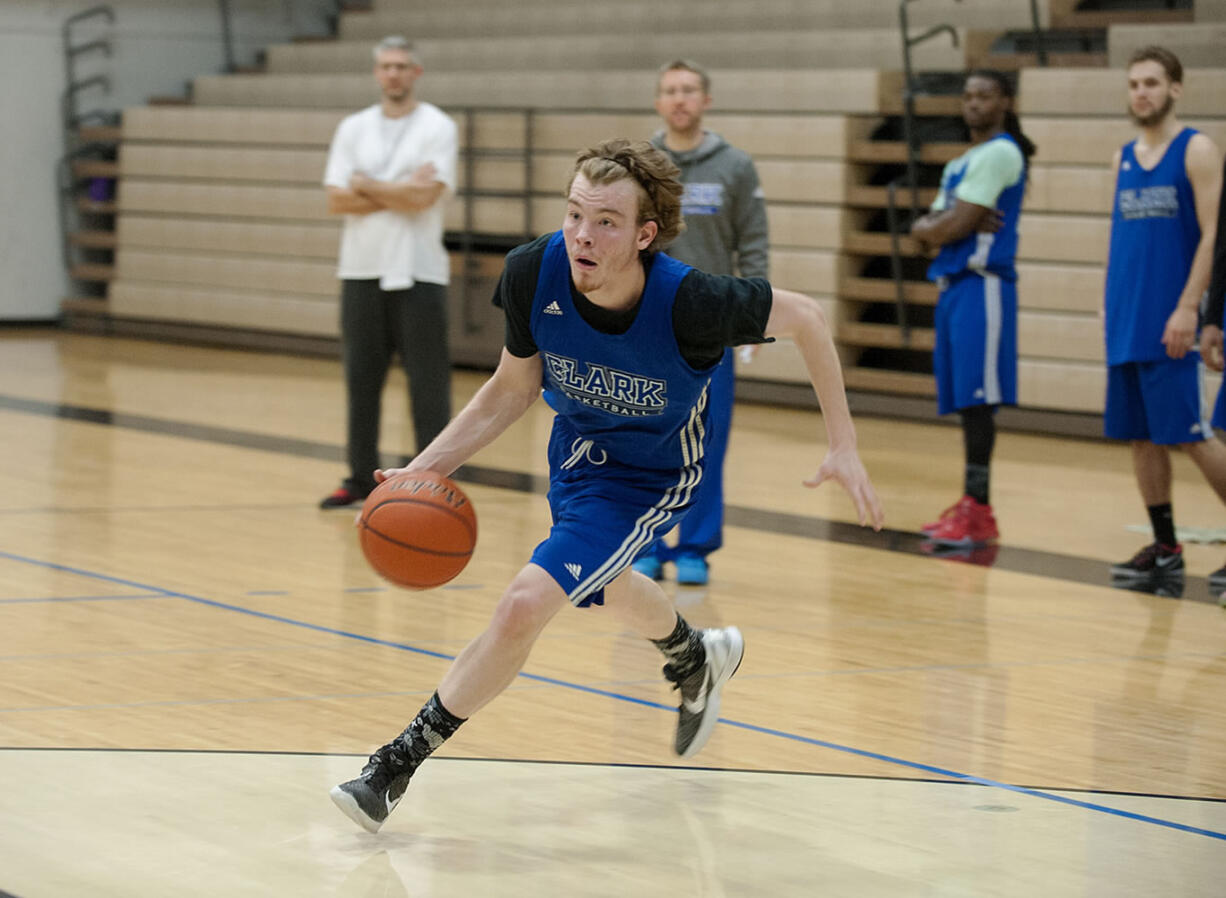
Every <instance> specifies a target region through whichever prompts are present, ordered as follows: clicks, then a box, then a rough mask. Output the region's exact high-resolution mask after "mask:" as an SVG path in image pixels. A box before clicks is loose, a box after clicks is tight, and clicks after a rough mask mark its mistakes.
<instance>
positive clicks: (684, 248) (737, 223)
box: [651, 130, 768, 278]
mask: <svg viewBox="0 0 1226 898" xmlns="http://www.w3.org/2000/svg"><path fill="white" fill-rule="evenodd" d="M651 143H652V145H653V146H656V147H658V148H659V149H661V150H663V151H664V152H666V153H668V155H669V158H671V159H672V160H673V162H674V163H675V164H676V165H677V167H678V168H680V169H681V182H682V183H683V184H684V185H685V197H684V199H683V200H682V213H683V215H684V216H685V231H684V233H682V235H681V236H680V237H678V238H677V239H676V241H675V242H674V243H673V244H672V245H671V246H669V247H667V248H666V250H665V252H667V253H668V254H669V255H670V256H672V257H673V258H675V259H680V260H681V261H682V262H685V263H686V264H688V265H693V266H694V267H695V268H697V269H699V270H701V271H705V272H707V273H708V274H739V275H740V276H741V277H762V278H764V277H766V276H767V245H768V243H767V235H766V202H765V199H764V197H763V194H762V187H761V185H760V184H759V183H758V172H757V169H755V168H754V165H753V160H752V159H750V158H749V154H748V153H744V152H742V151H741V150H738V149H737V148H736V147H734V146H732V145H731V144H729V143H728V142H727V141H725V140H724V139H723V138H722V137H720V136H719V135H718V134H715V133H713V132H711V131H708V132H706V136H705V137H703V140H702V143H700V144H699V145H698V146H697V147H695V148H694V149H692V150H689V151H687V152H684V153H674V152H673V151H672V150H670V149H669V148H668V147H666V146H665V145H664V131H663V130H660V131H657V132H656V133H655V135H654V136H653V137H652V138H651Z"/></svg>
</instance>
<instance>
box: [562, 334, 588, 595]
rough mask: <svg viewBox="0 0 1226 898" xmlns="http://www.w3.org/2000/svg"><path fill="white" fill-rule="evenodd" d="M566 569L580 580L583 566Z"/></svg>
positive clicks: (571, 566) (572, 566)
mask: <svg viewBox="0 0 1226 898" xmlns="http://www.w3.org/2000/svg"><path fill="white" fill-rule="evenodd" d="M558 314H561V313H560V312H559V313H558ZM565 567H566V570H567V571H569V572H570V575H571V576H572V577H574V578H575V579H576V580H578V579H579V575H580V574H582V573H583V566H582V565H578V564H569V563H568V564H566V565H565Z"/></svg>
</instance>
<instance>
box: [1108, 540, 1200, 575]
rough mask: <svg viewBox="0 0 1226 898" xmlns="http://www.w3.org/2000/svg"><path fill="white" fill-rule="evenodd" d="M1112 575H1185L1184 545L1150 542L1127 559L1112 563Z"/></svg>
mask: <svg viewBox="0 0 1226 898" xmlns="http://www.w3.org/2000/svg"><path fill="white" fill-rule="evenodd" d="M1111 576H1112V577H1115V578H1116V579H1118V580H1148V579H1150V578H1157V577H1180V576H1183V546H1178V545H1176V546H1167V545H1163V544H1162V543H1159V542H1154V543H1150V544H1149V545H1148V546H1146V547H1145V548H1144V549H1142V550H1141V551H1140V552H1138V553H1137V554H1136V555H1133V556H1132V558H1130V559H1128V560H1127V561H1123V562H1120V563H1119V564H1113V565H1111Z"/></svg>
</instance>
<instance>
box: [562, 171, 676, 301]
mask: <svg viewBox="0 0 1226 898" xmlns="http://www.w3.org/2000/svg"><path fill="white" fill-rule="evenodd" d="M638 211H639V194H638V186H637V185H636V184H635V183H634V182H633V181H631V180H629V179H628V178H627V179H623V180H621V181H614V182H613V183H612V184H592V183H591V182H590V181H588V179H587V178H586V177H584V176H583V175H582V174H578V175H575V180H574V183H572V184H571V185H570V195H569V196H568V197H567V202H566V221H565V222H564V223H563V224H562V235H563V237H564V238H565V239H566V255H567V257H568V258H569V259H570V276H571V279H572V280H573V281H574V282H575V287H576V288H577V289H578V290H579V292H580V293H583V294H591V293H593V292H596V291H599V290H602V289H606V288H612V289H613V290H614V291H616V290H617V289H618V288H619V286H620V285H622V284H624V283H628V282H629V280H631V279H634V278H636V277H637V276H638V275H639V273H640V272H641V270H642V265H641V263H640V262H639V251H640V250H644V249H646V248H647V247H648V246H650V245H651V241H652V240H654V239H655V235H656V224H655V222H647V223H646V224H644V225H639V224H637V219H638Z"/></svg>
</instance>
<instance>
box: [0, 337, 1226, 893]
mask: <svg viewBox="0 0 1226 898" xmlns="http://www.w3.org/2000/svg"><path fill="white" fill-rule="evenodd" d="M0 374H2V379H0V445H3V447H4V458H5V462H6V463H5V464H4V465H3V466H2V468H0V786H2V787H0V819H2V820H3V821H4V822H3V827H2V828H0V896H2V895H11V896H17V898H42V896H46V898H59V896H70V895H72V896H75V895H80V894H89V895H115V896H163V895H170V894H174V895H178V896H181V895H228V896H229V895H290V894H293V895H296V896H310V895H343V896H373V895H379V896H413V898H422V896H461V895H464V896H469V895H499V896H529V895H531V896H561V895H566V896H589V895H591V896H605V895H608V896H613V895H619V896H620V895H626V894H642V895H669V896H675V895H695V896H699V895H701V896H792V895H819V894H821V895H839V896H842V895H849V896H915V895H931V896H989V895H990V896H996V895H1000V896H1035V895H1044V896H1064V895H1069V896H1082V895H1110V896H1124V895H1138V896H1140V895H1146V896H1152V895H1197V896H1199V895H1204V896H1210V895H1213V896H1216V895H1220V894H1221V890H1222V882H1223V881H1224V879H1226V701H1224V700H1223V697H1224V696H1226V648H1224V645H1226V611H1224V610H1223V609H1222V608H1220V607H1219V606H1218V603H1217V601H1216V599H1214V598H1213V597H1211V596H1210V595H1209V594H1208V591H1207V588H1206V585H1205V581H1204V576H1205V574H1207V573H1208V572H1209V571H1211V570H1213V569H1215V568H1217V567H1219V566H1220V565H1221V564H1222V563H1223V562H1224V561H1226V547H1223V546H1206V545H1189V546H1188V565H1189V576H1188V577H1187V579H1186V582H1185V583H1184V584H1182V587H1181V588H1170V589H1168V590H1166V592H1167V593H1168V594H1166V595H1162V594H1159V595H1152V594H1146V593H1140V592H1132V591H1124V590H1118V589H1113V588H1111V587H1110V584H1109V579H1108V576H1107V563H1108V562H1110V561H1113V560H1119V559H1122V558H1125V557H1127V556H1128V555H1130V554H1131V553H1132V552H1133V551H1134V550H1135V549H1137V548H1138V547H1139V546H1140V545H1141V544H1142V543H1143V542H1145V541H1146V539H1147V536H1146V535H1145V534H1143V533H1137V532H1132V531H1130V530H1129V529H1127V528H1128V526H1129V525H1138V524H1142V523H1144V521H1145V515H1144V509H1143V508H1142V507H1141V505H1140V500H1139V499H1138V498H1137V496H1136V491H1135V488H1134V486H1133V482H1132V473H1131V465H1130V459H1129V455H1128V452H1127V450H1126V448H1124V447H1121V446H1117V445H1110V444H1106V443H1102V442H1094V441H1072V440H1061V439H1053V438H1045V437H1037V436H1024V435H1017V434H1008V433H1005V434H1002V435H1001V436H1000V438H999V441H998V448H997V457H996V464H995V482H994V504H995V505H996V508H997V511H998V516H999V519H1000V522H1001V527H1002V531H1003V535H1004V539H1003V545H1002V547H1001V548H1000V550H999V551H998V552H995V553H993V552H986V553H977V554H976V556H975V557H972V558H952V559H950V558H934V557H931V556H930V555H929V554H926V547H925V546H924V544H923V542H922V540H921V539H920V538H919V537H918V535H917V534H916V530H917V529H918V527H919V525H920V524H921V523H922V522H923V521H925V520H927V519H929V518H930V517H931V516H933V515H934V514H935V513H936V512H938V511H939V510H940V509H941V508H943V507H945V506H946V505H948V504H949V503H950V502H951V501H953V500H954V499H955V498H956V497H957V494H958V492H959V481H960V471H959V468H960V453H961V448H960V436H959V433H958V431H957V430H956V429H955V428H951V427H947V426H942V425H940V424H936V423H933V424H916V423H900V422H897V421H890V420H884V419H869V418H864V419H861V420H860V421H859V433H860V442H861V450H862V454H863V456H864V459H865V462H866V464H867V465H868V467H869V470H870V472H871V473H872V474H873V476H874V478H875V481H876V483H877V486H878V488H879V490H880V492H881V494H882V496H883V499H884V501H885V504H886V510H887V518H888V522H887V526H888V528H889V530H888V531H887V532H885V533H882V534H879V535H874V534H872V533H870V532H867V531H862V530H860V529H859V528H856V527H854V526H852V525H851V524H850V521H851V508H850V504H849V502H848V501H847V500H846V499H845V498H844V497H843V496H842V495H841V494H840V493H838V492H837V491H835V490H834V489H830V488H825V489H823V490H821V491H818V492H816V493H815V492H811V491H807V490H804V489H803V488H801V487H800V485H799V484H800V481H801V480H802V479H803V478H804V477H805V476H807V475H808V474H810V473H811V472H812V470H813V469H814V468H815V467H816V465H817V463H818V460H819V457H820V451H821V450H820V448H819V446H818V444H817V439H818V438H819V437H820V435H821V433H822V429H821V420H820V418H819V417H818V416H817V415H815V414H813V413H810V412H805V411H795V410H784V409H777V408H768V407H763V406H747V405H742V406H740V407H738V410H737V417H736V423H735V431H734V434H733V438H732V448H731V452H730V456H729V459H728V468H727V498H728V503H729V511H728V520H729V527H728V528H727V532H726V545H725V547H724V549H723V550H722V551H721V552H720V553H719V554H718V555H716V556H714V563H713V566H712V582H711V584H710V586H709V587H707V588H705V589H701V590H699V589H681V588H677V587H676V586H675V585H674V584H672V583H666V588H667V589H668V590H669V591H670V593H672V594H674V595H675V596H676V601H677V604H678V606H679V607H680V608H681V609H682V610H683V611H684V613H685V614H686V615H687V617H688V618H689V619H690V620H691V621H693V622H694V623H696V624H699V625H712V624H717V623H723V622H729V623H736V624H737V625H738V626H739V627H740V628H741V629H742V630H743V632H744V633H745V636H746V642H747V649H746V659H745V663H744V665H743V666H742V668H741V670H740V672H739V673H738V675H737V676H736V678H735V679H734V680H733V681H732V683H731V684H730V686H729V688H728V689H727V691H726V693H725V700H724V707H723V709H722V713H723V718H722V720H721V724H720V725H719V726H717V728H716V731H715V734H714V735H713V737H712V739H711V742H710V744H709V745H708V746H707V748H706V749H705V751H704V752H703V753H702V754H701V755H699V756H698V758H697V759H696V763H695V764H694V765H693V766H683V765H678V764H677V763H676V759H675V758H674V757H673V756H672V755H671V754H670V751H669V745H670V742H671V730H672V726H673V718H674V712H673V711H672V710H671V709H672V708H673V707H674V701H675V700H674V698H673V696H672V695H671V694H670V693H669V691H668V689H667V684H666V683H665V682H664V681H663V679H662V678H661V677H660V675H659V666H660V659H659V658H658V656H657V655H656V653H655V651H654V649H652V648H651V647H650V646H649V645H647V644H645V643H643V642H642V641H641V640H639V639H636V638H633V637H631V636H630V635H629V634H626V633H624V632H621V631H620V630H619V629H618V628H617V627H616V625H615V624H614V623H613V622H612V621H610V620H609V619H607V618H606V617H604V616H602V615H601V614H600V613H599V612H580V611H569V612H565V613H563V614H562V615H560V616H559V617H558V618H557V619H556V620H555V622H554V623H553V624H552V625H551V627H550V628H549V629H548V630H547V631H546V633H545V635H544V637H543V638H542V640H541V642H540V643H539V645H538V647H537V650H536V651H535V653H534V654H533V656H532V657H531V659H530V660H529V662H528V665H527V667H526V668H525V672H524V675H523V676H522V677H521V678H519V679H518V680H517V681H516V682H515V683H514V684H513V685H512V686H511V688H510V689H509V690H508V691H507V693H506V694H505V695H503V696H502V697H501V698H499V699H498V700H497V701H496V702H495V703H493V704H492V705H490V706H489V707H488V708H487V709H485V710H484V711H483V712H482V713H481V714H479V715H478V716H477V717H476V718H474V719H473V720H472V721H470V722H469V723H467V724H466V725H465V726H464V727H463V728H462V729H461V730H460V732H459V733H458V734H457V736H456V737H455V738H454V739H453V740H452V741H450V742H449V743H447V745H446V746H444V748H443V749H442V750H441V752H440V753H439V756H437V757H436V758H435V759H432V760H431V761H430V762H429V763H428V764H427V765H426V766H425V767H424V768H423V769H422V771H421V772H420V773H419V775H418V776H417V777H416V778H415V779H414V782H413V784H412V786H411V787H410V789H409V792H408V793H407V796H406V799H405V801H404V802H403V804H402V805H401V807H400V808H399V809H398V810H397V811H396V813H395V814H394V815H393V816H392V818H391V819H390V820H389V822H388V824H387V825H386V826H385V827H384V829H383V831H382V832H381V833H380V834H378V835H376V836H371V835H368V834H366V833H363V832H361V831H359V830H358V829H357V828H356V827H355V826H354V825H353V824H352V823H351V822H350V821H349V820H348V819H346V818H345V817H343V816H342V815H341V814H340V813H339V812H337V811H336V809H335V808H334V807H333V806H332V804H331V802H330V801H329V800H328V797H327V790H328V788H329V787H330V786H331V785H332V784H333V783H335V782H337V781H339V780H342V779H346V778H349V777H350V776H352V775H353V774H354V773H355V772H356V771H357V770H358V769H359V768H360V767H361V765H362V763H363V760H364V756H365V754H366V753H368V752H369V751H370V750H371V749H372V748H373V747H375V746H377V745H379V744H381V743H382V742H384V741H386V740H387V739H388V738H390V737H391V736H392V735H394V734H395V733H396V732H398V731H399V730H400V728H401V727H402V726H403V725H404V724H405V723H406V722H407V721H408V719H409V718H410V717H411V715H412V714H413V713H414V712H415V711H416V709H417V708H418V707H419V706H420V704H421V702H422V701H423V700H424V699H425V698H426V697H427V696H428V695H429V694H430V692H431V691H432V690H433V688H434V686H435V684H436V683H437V681H438V679H439V677H440V676H441V675H442V672H443V671H444V669H445V667H446V664H447V662H448V659H450V658H451V657H452V656H454V655H455V653H456V652H458V651H459V650H460V649H461V648H462V647H463V645H464V644H465V643H466V642H467V641H468V639H469V638H471V637H472V636H473V635H475V634H476V633H477V632H478V631H479V629H480V628H481V627H482V625H483V623H484V621H485V620H486V619H487V617H488V615H489V612H490V610H491V608H492V606H493V604H494V602H495V601H496V599H497V597H498V594H499V590H500V587H501V586H502V585H503V584H504V583H505V582H506V581H507V579H508V578H509V577H510V576H511V575H512V574H513V573H514V572H515V571H516V570H517V569H518V568H519V567H520V566H521V565H522V563H523V561H524V560H525V559H526V558H527V556H528V554H529V553H530V551H531V549H532V547H533V546H534V545H535V543H536V542H537V541H538V540H539V539H540V538H541V536H542V535H543V534H544V532H545V530H546V527H547V521H548V510H547V507H546V504H545V500H544V497H543V493H542V485H543V475H544V474H545V472H546V469H545V457H544V445H545V440H546V438H547V435H548V428H549V421H548V416H547V410H546V408H545V407H544V405H543V404H542V403H538V404H537V406H536V407H534V408H533V409H532V410H531V412H530V413H529V414H528V415H527V416H526V417H525V418H524V419H523V420H522V421H521V422H520V423H519V424H517V425H516V426H515V427H514V428H513V429H512V430H510V431H509V432H508V433H507V434H505V435H504V436H503V438H502V439H501V440H499V441H498V442H496V443H495V444H494V445H493V446H491V447H490V448H488V449H487V450H485V451H483V452H482V453H481V454H480V455H479V456H478V457H476V458H475V459H474V460H473V463H472V465H471V466H470V467H469V468H467V469H466V470H465V471H464V472H463V475H462V477H463V480H464V482H465V487H466V489H467V490H468V491H469V494H470V496H471V497H472V499H473V501H474V504H475V506H476V508H477V512H478V515H479V517H480V539H479V543H478V548H477V552H476V555H475V556H474V558H473V561H472V563H471V565H470V566H469V567H468V569H467V570H465V572H464V573H463V574H462V575H461V576H460V577H459V578H458V579H457V580H456V581H455V582H454V583H452V584H450V585H449V586H447V587H444V588H442V589H438V590H434V591H430V592H424V593H409V592H404V591H399V590H396V589H393V588H390V587H388V586H386V585H385V584H383V583H382V582H381V581H380V580H379V579H378V578H377V577H376V576H375V575H374V574H373V573H372V572H371V571H370V570H369V569H368V568H367V567H366V565H365V563H364V562H363V560H362V557H361V554H360V552H359V550H358V548H357V542H356V539H355V533H354V530H353V527H352V519H353V515H352V513H349V512H338V513H337V512H334V513H325V512H320V511H318V510H317V509H316V507H315V503H316V502H317V500H318V499H319V498H320V497H321V496H322V495H323V494H324V493H326V492H328V491H329V490H330V489H331V488H332V487H333V486H334V485H335V484H336V482H337V480H338V479H339V477H340V475H341V473H342V469H341V465H340V461H339V459H340V457H341V443H342V440H343V436H342V416H343V407H342V397H341V387H340V374H339V368H338V365H337V364H336V363H334V362H330V361H322V360H318V359H304V358H292V357H286V356H276V355H259V354H254V353H239V352H225V351H219V350H211V349H201V348H193V347H183V346H171V345H163V344H157V343H146V342H136V341H124V340H112V339H104V338H97V337H86V336H80V335H68V334H63V333H60V332H57V331H50V330H48V331H42V330H31V329H14V328H8V329H4V330H0ZM479 383H480V377H479V376H477V375H470V374H462V375H460V376H458V377H457V379H456V383H455V398H456V402H457V404H459V403H462V402H463V401H464V400H465V399H466V398H467V397H468V396H469V395H471V393H472V391H473V390H474V389H475V388H476V386H477V385H478V384H479ZM403 395H404V394H403V383H402V381H401V380H400V379H399V378H398V377H393V380H392V384H391V387H390V392H389V400H388V401H387V402H386V406H387V408H386V415H385V440H384V444H385V448H386V449H388V450H391V451H393V452H395V451H405V450H407V449H409V448H411V439H410V437H409V435H408V432H407V431H408V428H407V426H406V423H405V421H406V415H405V409H404V402H403V400H402V397H403ZM1176 476H1177V484H1176V495H1175V507H1176V515H1177V520H1178V522H1179V523H1180V524H1181V525H1184V526H1189V527H1198V528H1216V527H1218V526H1221V525H1223V523H1224V521H1226V514H1224V513H1223V510H1222V508H1221V506H1220V504H1219V503H1218V502H1217V500H1216V499H1215V498H1214V497H1213V496H1212V495H1211V494H1210V492H1209V490H1208V489H1207V487H1205V486H1204V484H1203V483H1202V481H1201V480H1200V477H1199V475H1198V474H1197V473H1196V471H1195V470H1194V469H1193V468H1192V466H1191V465H1190V464H1189V463H1188V462H1187V460H1186V459H1184V458H1182V457H1180V458H1177V459H1176ZM989 563H990V566H989ZM1176 593H1178V594H1180V597H1174V594H1176Z"/></svg>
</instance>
